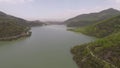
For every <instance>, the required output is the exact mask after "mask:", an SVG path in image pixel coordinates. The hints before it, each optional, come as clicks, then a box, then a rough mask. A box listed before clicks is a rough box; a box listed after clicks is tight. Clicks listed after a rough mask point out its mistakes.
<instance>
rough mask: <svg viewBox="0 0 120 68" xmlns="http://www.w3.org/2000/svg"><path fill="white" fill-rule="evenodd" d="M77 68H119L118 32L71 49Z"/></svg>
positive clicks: (119, 33)
mask: <svg viewBox="0 0 120 68" xmlns="http://www.w3.org/2000/svg"><path fill="white" fill-rule="evenodd" d="M71 53H72V54H73V55H74V57H73V59H74V60H75V61H76V63H77V65H78V66H79V68H120V32H118V33H114V34H112V35H110V36H107V37H105V38H102V39H99V40H96V41H95V42H91V43H88V44H83V45H79V46H75V47H74V48H72V49H71Z"/></svg>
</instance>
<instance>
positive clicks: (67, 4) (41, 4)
mask: <svg viewBox="0 0 120 68" xmlns="http://www.w3.org/2000/svg"><path fill="white" fill-rule="evenodd" d="M108 8H115V9H118V10H120V0H0V11H2V12H5V13H7V14H10V15H13V16H17V17H20V18H24V19H27V20H41V21H64V20H67V19H69V18H72V17H74V16H77V15H80V14H86V13H91V12H98V11H101V10H104V9H108Z"/></svg>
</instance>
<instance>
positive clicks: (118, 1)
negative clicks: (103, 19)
mask: <svg viewBox="0 0 120 68" xmlns="http://www.w3.org/2000/svg"><path fill="white" fill-rule="evenodd" d="M108 1H111V2H114V3H118V4H119V3H120V0H108Z"/></svg>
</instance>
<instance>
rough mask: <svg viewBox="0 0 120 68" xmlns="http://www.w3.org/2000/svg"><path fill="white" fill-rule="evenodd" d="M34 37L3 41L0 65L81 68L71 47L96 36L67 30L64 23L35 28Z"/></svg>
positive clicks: (1, 67)
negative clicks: (78, 66) (78, 67)
mask: <svg viewBox="0 0 120 68" xmlns="http://www.w3.org/2000/svg"><path fill="white" fill-rule="evenodd" d="M31 31H32V36H31V37H29V38H23V39H19V40H16V41H11V42H0V68H77V65H76V64H75V62H74V61H73V60H72V55H71V53H70V49H71V48H72V47H73V46H75V45H77V44H83V43H86V42H90V41H92V40H94V39H95V38H92V37H89V36H86V35H83V34H78V33H74V32H70V31H66V26H64V25H49V26H43V27H34V28H32V30H31Z"/></svg>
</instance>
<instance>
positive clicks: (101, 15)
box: [64, 8, 120, 27]
mask: <svg viewBox="0 0 120 68" xmlns="http://www.w3.org/2000/svg"><path fill="white" fill-rule="evenodd" d="M117 15H120V11H118V10H116V9H113V8H109V9H106V10H103V11H101V12H97V13H90V14H82V15H79V16H76V17H74V18H71V19H68V20H66V21H65V22H64V23H66V24H67V26H68V27H82V26H88V25H91V24H95V23H96V22H99V21H103V20H106V19H109V18H111V17H115V16H117Z"/></svg>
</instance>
